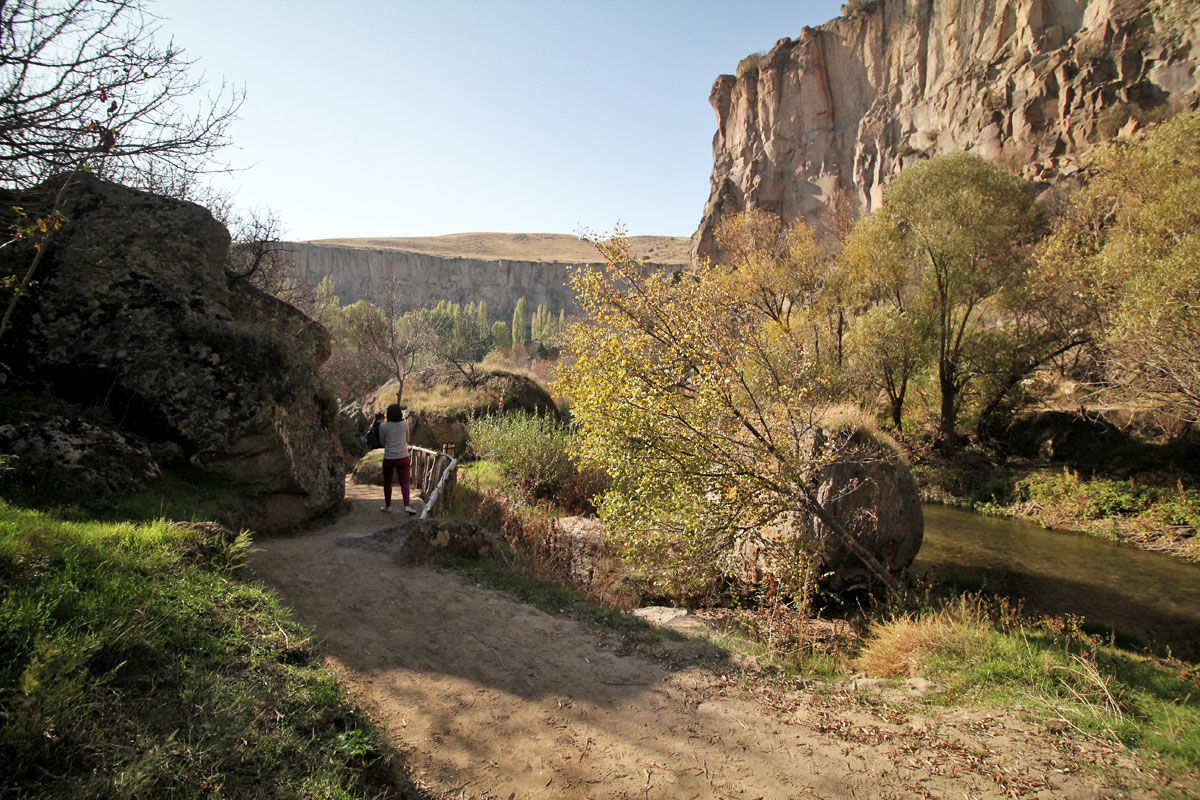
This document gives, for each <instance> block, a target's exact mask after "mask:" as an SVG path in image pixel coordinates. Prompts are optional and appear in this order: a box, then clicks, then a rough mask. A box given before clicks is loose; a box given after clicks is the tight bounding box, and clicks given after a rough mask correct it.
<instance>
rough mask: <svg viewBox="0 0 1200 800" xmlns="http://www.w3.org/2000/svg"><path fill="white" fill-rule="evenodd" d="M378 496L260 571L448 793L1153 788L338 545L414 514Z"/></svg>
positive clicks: (968, 723)
mask: <svg viewBox="0 0 1200 800" xmlns="http://www.w3.org/2000/svg"><path fill="white" fill-rule="evenodd" d="M379 491H380V490H379V489H377V488H372V487H360V486H356V485H353V484H350V485H348V486H347V495H348V505H349V506H350V510H349V511H348V513H346V514H345V515H343V516H342V517H340V518H339V519H337V520H336V521H334V522H333V523H331V524H329V525H326V526H324V527H322V528H319V529H316V530H313V531H311V532H308V533H304V534H301V535H298V536H295V537H290V538H271V539H264V540H262V541H260V542H259V543H258V547H259V548H260V550H259V551H258V552H256V553H255V554H254V556H253V559H252V563H253V567H254V569H255V570H256V571H257V573H258V575H259V576H260V577H261V578H262V579H263V580H264V581H265V582H267V583H268V584H270V585H273V586H274V587H276V589H277V590H278V591H279V592H280V594H281V595H282V596H283V597H284V599H285V601H286V602H288V603H290V604H291V605H292V606H293V607H294V609H295V611H296V613H297V614H298V616H299V617H300V618H301V619H302V620H304V621H306V622H307V623H308V624H310V625H311V626H313V627H314V628H315V630H316V632H317V634H318V635H319V636H320V637H321V638H322V640H323V642H324V647H325V650H326V653H327V654H328V657H329V659H330V660H331V661H332V662H333V664H334V665H335V667H336V668H337V669H338V670H339V671H340V672H341V673H342V675H343V677H344V679H345V681H346V683H347V685H348V686H349V687H350V688H351V691H352V692H353V693H354V694H355V695H356V697H357V698H358V700H359V702H360V703H361V704H362V705H363V707H364V708H366V709H367V710H368V711H369V712H370V713H371V714H372V716H373V717H374V718H375V719H376V721H377V722H378V723H379V724H380V725H381V726H382V728H383V729H384V730H386V732H387V734H388V735H389V737H390V739H391V741H392V742H393V744H394V746H395V747H396V748H397V750H398V751H400V752H401V753H402V754H403V756H404V758H405V759H406V761H407V763H408V766H409V769H410V771H411V774H412V776H413V778H414V780H415V781H416V783H417V784H418V785H419V786H421V787H423V788H424V789H425V790H426V791H427V792H428V793H429V795H430V796H431V797H441V798H521V799H524V800H537V799H539V798H597V800H599V799H600V798H604V799H605V800H617V799H618V798H642V799H643V800H653V799H654V798H765V799H769V800H783V799H784V798H831V799H832V798H1001V797H1038V798H1067V799H1073V798H1122V797H1144V796H1151V795H1152V792H1150V791H1148V790H1146V789H1145V788H1138V787H1144V785H1145V781H1146V778H1145V777H1144V776H1142V775H1140V774H1139V773H1137V772H1136V770H1134V769H1133V768H1132V766H1131V765H1130V764H1129V763H1128V762H1127V761H1126V760H1125V758H1124V756H1122V755H1120V754H1118V753H1113V752H1110V751H1108V750H1105V749H1104V748H1100V747H1098V746H1095V745H1092V744H1088V743H1085V742H1079V741H1072V740H1070V739H1069V738H1066V736H1065V735H1064V734H1051V733H1047V732H1044V731H1038V730H1036V729H1034V728H1033V727H1032V726H1031V725H1029V724H1027V723H1024V722H1021V721H1019V720H1017V719H1015V718H1011V717H998V716H993V715H988V714H984V713H982V712H977V711H970V712H966V711H957V710H945V709H940V708H936V707H932V706H927V705H925V704H923V703H922V702H921V701H920V700H919V699H917V698H914V697H912V696H910V695H909V694H907V693H906V691H905V690H904V689H896V690H889V691H884V692H880V691H879V690H878V689H871V690H857V691H856V690H854V689H852V688H850V687H844V686H843V687H837V686H824V687H819V686H809V687H807V688H803V689H799V688H796V689H790V690H789V689H782V688H779V687H778V686H771V685H770V684H769V682H765V681H762V680H755V679H754V675H753V673H752V672H746V671H745V670H744V669H740V668H736V667H734V666H732V664H731V663H730V662H729V661H728V660H725V661H721V660H716V661H714V660H712V659H711V658H710V657H708V656H711V654H712V653H713V652H714V648H712V647H711V646H710V645H706V644H702V643H688V642H683V643H681V642H670V641H668V642H666V643H664V644H661V645H654V646H641V647H640V648H633V647H631V646H630V645H628V644H626V643H623V642H621V641H619V640H618V639H616V638H615V637H614V636H613V635H612V634H608V633H604V632H599V631H597V630H596V629H594V628H592V627H590V626H587V625H585V624H583V623H580V622H577V621H575V620H573V619H571V618H569V617H566V616H555V615H549V614H546V613H544V612H542V611H540V610H538V609H535V608H532V607H530V606H527V605H524V604H522V603H520V602H517V601H515V600H514V599H512V598H511V597H510V596H508V595H506V594H503V593H500V592H496V591H493V590H490V589H486V588H481V587H479V586H476V585H474V584H472V583H470V582H469V581H467V580H465V579H464V578H463V577H461V576H460V575H459V574H458V573H455V572H452V571H448V570H444V569H438V568H432V567H426V566H399V565H397V564H395V563H393V561H392V558H391V557H390V556H389V555H387V554H386V553H383V552H379V551H372V550H367V549H361V548H358V547H347V546H344V544H345V542H344V541H343V543H342V545H339V544H338V541H337V540H338V539H339V538H343V539H345V537H347V536H361V535H367V534H371V533H373V532H376V531H379V530H381V529H383V528H387V527H389V526H394V525H396V524H398V523H401V522H402V521H403V520H401V519H398V518H397V517H398V516H399V515H395V514H382V513H380V512H379V511H378V507H379V499H378V497H377V493H378V492H379ZM706 654H707V656H706ZM1096 765H1101V766H1102V767H1104V768H1102V769H1096V768H1094V767H1095V766H1096ZM1113 767H1115V768H1113Z"/></svg>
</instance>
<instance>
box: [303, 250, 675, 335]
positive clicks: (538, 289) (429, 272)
mask: <svg viewBox="0 0 1200 800" xmlns="http://www.w3.org/2000/svg"><path fill="white" fill-rule="evenodd" d="M497 236H502V235H501V234H492V237H497ZM511 236H516V234H513V235H511ZM440 238H443V237H431V239H430V240H429V241H436V240H437V239H440ZM563 238H567V237H563ZM639 238H645V239H647V240H650V241H654V242H659V241H667V240H668V239H669V237H634V239H639ZM384 241H386V240H384ZM676 241H679V240H676ZM288 247H289V248H290V251H291V257H292V259H293V261H294V263H295V271H294V273H293V274H294V275H295V276H296V278H297V279H298V280H300V281H302V282H304V283H308V284H311V285H314V286H315V285H316V284H318V283H320V282H321V280H322V279H324V278H325V277H326V276H329V277H330V278H332V280H333V286H334V289H335V290H336V292H337V295H338V298H339V299H340V300H341V302H342V303H343V304H346V303H353V302H355V301H357V300H363V299H371V298H381V297H383V296H384V292H385V291H386V289H385V284H386V283H387V282H388V281H389V280H394V281H396V282H397V283H398V284H399V286H400V287H402V291H401V292H400V297H399V302H400V310H401V311H412V310H415V309H419V308H431V307H433V306H436V305H437V304H438V303H439V302H441V301H442V300H446V301H448V302H451V303H460V304H462V305H466V304H467V303H478V302H480V301H483V302H486V303H487V308H488V314H489V316H490V317H491V319H493V320H501V321H504V322H507V321H508V320H511V319H512V314H513V310H514V309H515V308H516V305H517V301H518V300H520V299H521V298H522V297H524V298H525V303H526V304H527V305H528V306H529V309H530V311H531V312H532V310H533V309H536V308H537V307H538V306H539V305H545V306H546V307H547V308H548V309H550V312H551V313H552V314H555V315H557V314H558V312H559V311H560V310H565V311H566V313H567V314H568V315H570V314H573V313H575V312H576V311H577V310H578V306H577V301H576V298H575V291H574V289H572V288H571V285H570V277H571V269H572V267H575V266H579V265H581V264H587V263H593V262H594V261H595V260H596V254H595V253H594V252H588V253H587V254H586V255H584V256H583V257H581V258H580V259H579V260H578V261H559V260H536V259H533V258H527V259H523V258H513V257H501V256H497V257H495V258H492V257H483V256H480V255H474V256H466V257H464V256H452V255H446V254H439V253H422V252H414V251H411V250H404V249H400V248H398V247H389V246H383V245H380V246H378V247H369V246H347V245H337V244H324V243H317V242H299V243H292V244H289V245H288ZM661 248H662V245H660V249H661ZM475 249H476V250H478V249H479V248H475ZM485 249H486V243H485ZM584 249H585V250H590V248H584ZM645 249H646V248H645V247H644V246H643V247H642V248H641V250H635V252H641V251H642V250H645ZM647 255H648V258H649V261H650V263H652V264H654V265H656V266H667V267H670V266H673V267H676V268H678V267H681V266H682V265H683V263H684V260H683V259H674V258H673V257H672V258H671V259H670V260H666V261H659V260H657V256H656V253H655V252H649V253H648V254H647Z"/></svg>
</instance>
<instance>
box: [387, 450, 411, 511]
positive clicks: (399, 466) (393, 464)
mask: <svg viewBox="0 0 1200 800" xmlns="http://www.w3.org/2000/svg"><path fill="white" fill-rule="evenodd" d="M408 465H409V461H408V456H405V457H404V458H385V459H384V460H383V502H384V505H388V506H390V505H391V504H392V470H393V469H394V470H396V472H398V473H399V474H400V493H401V494H402V495H404V505H408Z"/></svg>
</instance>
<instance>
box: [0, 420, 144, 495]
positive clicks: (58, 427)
mask: <svg viewBox="0 0 1200 800" xmlns="http://www.w3.org/2000/svg"><path fill="white" fill-rule="evenodd" d="M0 453H5V454H8V455H12V456H16V458H15V459H14V460H13V461H12V462H11V463H10V464H9V467H10V468H11V469H12V474H11V475H5V476H4V477H5V479H6V480H15V481H17V482H19V483H20V484H23V485H27V486H30V487H31V488H38V489H41V490H45V489H48V488H51V487H56V488H57V489H58V491H60V492H61V493H62V501H63V502H64V503H70V502H72V501H75V500H79V499H81V498H83V497H87V496H91V495H106V494H118V493H123V492H138V491H141V490H143V489H145V488H147V487H148V486H149V485H151V484H153V483H154V482H155V481H157V480H158V479H159V478H160V477H161V473H160V472H159V468H158V464H156V463H155V461H154V458H153V457H152V456H151V455H150V451H149V450H148V449H147V448H146V446H145V445H143V444H141V443H140V442H138V441H137V440H135V439H132V438H129V437H126V436H124V435H122V434H121V433H119V432H117V431H113V430H108V429H106V428H104V427H102V426H99V425H94V424H92V423H91V422H87V421H85V420H80V419H67V418H65V417H58V416H50V415H48V414H29V415H27V416H26V417H25V418H24V419H23V420H22V421H21V422H19V423H15V424H9V425H0Z"/></svg>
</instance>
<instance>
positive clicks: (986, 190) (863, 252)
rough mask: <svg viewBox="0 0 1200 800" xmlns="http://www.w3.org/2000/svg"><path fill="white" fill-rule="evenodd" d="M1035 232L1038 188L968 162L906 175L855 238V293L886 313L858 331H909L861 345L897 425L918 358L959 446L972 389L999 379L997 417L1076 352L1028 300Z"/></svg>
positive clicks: (946, 162) (861, 339)
mask: <svg viewBox="0 0 1200 800" xmlns="http://www.w3.org/2000/svg"><path fill="white" fill-rule="evenodd" d="M1038 230H1039V217H1038V214H1037V212H1036V210H1035V208H1034V205H1033V191H1032V186H1031V184H1029V183H1027V182H1025V181H1022V180H1020V179H1019V178H1016V177H1015V176H1013V175H1010V174H1009V173H1007V172H1006V171H1004V170H1003V169H1001V168H1000V167H997V166H995V165H994V164H991V163H989V162H988V161H985V160H984V159H982V158H979V157H978V156H974V155H970V154H968V153H948V154H945V155H940V156H936V157H934V158H932V159H930V160H928V161H924V162H921V163H919V164H916V165H914V166H912V167H909V168H908V169H906V170H904V171H903V172H901V173H900V174H899V175H897V176H896V177H895V178H893V179H892V181H891V182H890V183H889V184H888V186H887V188H886V189H885V190H884V197H883V205H882V206H881V208H880V209H879V210H878V211H876V212H875V213H874V214H872V215H871V216H870V217H867V218H865V219H863V220H860V222H859V223H858V224H857V225H856V226H855V228H854V230H853V232H852V233H851V235H850V237H849V240H848V241H847V242H846V246H845V249H844V250H843V252H842V255H841V257H840V262H841V269H842V272H843V274H844V280H845V281H846V283H847V284H848V286H849V287H850V289H849V293H850V294H851V295H852V296H854V295H857V296H858V297H859V298H861V299H863V300H866V301H868V302H871V303H873V304H875V305H876V306H881V307H884V308H886V309H889V310H890V311H889V312H886V313H885V312H876V316H874V317H872V316H871V315H868V316H867V317H866V319H864V321H863V323H862V324H864V325H867V326H868V327H870V328H880V327H881V326H883V327H887V326H890V327H891V328H893V329H894V330H893V331H892V332H893V333H897V334H898V333H900V332H901V330H900V329H896V325H898V324H899V322H900V320H901V319H903V320H904V325H903V334H904V335H903V336H900V337H899V338H898V339H897V340H895V341H894V342H888V343H887V344H886V345H880V344H877V343H875V342H874V334H873V332H871V331H867V332H864V333H861V334H859V335H858V336H857V337H856V339H857V341H858V343H859V345H860V349H859V352H858V354H857V355H856V357H855V360H856V361H857V363H858V368H859V369H860V370H861V371H863V372H864V374H873V375H874V376H875V378H874V381H873V382H874V383H876V384H878V385H882V386H883V387H884V388H887V389H888V396H889V400H890V402H891V405H892V407H893V417H894V419H896V420H899V418H900V413H899V410H898V408H897V406H898V405H899V404H901V403H902V401H903V397H904V389H905V386H906V384H907V380H908V379H910V378H911V377H912V375H913V373H914V372H915V370H916V368H917V366H918V365H919V363H920V357H921V356H922V355H923V353H922V351H925V352H927V353H928V357H929V360H930V362H931V364H930V366H931V368H932V369H933V370H935V371H936V374H937V378H938V392H939V395H940V398H939V406H940V407H939V428H940V434H941V437H942V438H943V440H953V439H954V438H955V436H956V433H957V423H958V418H959V415H960V413H961V411H962V410H963V407H964V402H965V400H966V395H967V392H968V390H969V389H971V388H972V384H973V383H975V382H977V381H978V380H979V379H980V378H981V377H983V376H991V377H993V378H994V386H993V387H992V398H991V400H990V402H989V405H990V406H996V405H998V404H999V401H1000V399H1001V397H1002V396H1003V395H1004V394H1005V393H1006V392H1008V391H1009V390H1010V389H1012V388H1013V387H1015V386H1016V385H1017V384H1018V383H1019V381H1020V379H1021V378H1022V377H1024V375H1026V374H1028V372H1029V371H1030V370H1032V369H1033V368H1034V367H1036V366H1037V365H1038V364H1040V363H1041V362H1042V361H1043V360H1045V359H1046V358H1048V357H1049V356H1050V355H1051V354H1052V353H1054V352H1056V351H1058V350H1059V349H1060V348H1061V347H1062V346H1063V340H1064V338H1065V339H1066V341H1068V342H1069V341H1070V334H1069V332H1067V331H1064V330H1063V329H1062V328H1061V326H1054V325H1049V324H1047V323H1046V322H1045V320H1044V315H1043V314H1042V313H1041V310H1040V309H1039V307H1038V306H1037V305H1036V303H1034V302H1033V301H1034V299H1035V297H1034V295H1031V294H1028V293H1023V289H1024V285H1025V279H1026V271H1027V258H1026V256H1027V253H1028V248H1029V245H1030V244H1031V243H1032V242H1033V240H1034V238H1035V236H1036V234H1037V233H1038ZM1014 298H1020V300H1021V301H1022V305H1021V307H1020V309H1019V311H1014V309H1013V308H1012V305H1013V303H1012V302H1011V301H1012V300H1013V299H1014ZM922 340H924V342H923V341H922ZM868 342H869V344H870V346H868V347H863V344H864V343H868ZM1001 356H1004V357H1001ZM889 387H890V388H889Z"/></svg>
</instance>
